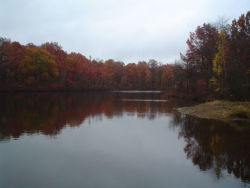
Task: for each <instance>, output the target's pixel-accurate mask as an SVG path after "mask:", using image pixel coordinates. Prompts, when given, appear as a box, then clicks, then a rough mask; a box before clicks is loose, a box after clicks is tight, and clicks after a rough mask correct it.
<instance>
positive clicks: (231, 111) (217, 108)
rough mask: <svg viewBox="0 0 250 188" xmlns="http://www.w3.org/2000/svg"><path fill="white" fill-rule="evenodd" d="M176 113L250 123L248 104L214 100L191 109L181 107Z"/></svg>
mask: <svg viewBox="0 0 250 188" xmlns="http://www.w3.org/2000/svg"><path fill="white" fill-rule="evenodd" d="M177 111H178V112H180V113H183V114H187V115H191V116H195V117H199V118H205V119H217V120H247V121H250V102H249V101H248V102H239V101H233V102H232V101H223V100H215V101H211V102H206V103H202V104H198V105H195V106H191V107H182V108H178V109H177Z"/></svg>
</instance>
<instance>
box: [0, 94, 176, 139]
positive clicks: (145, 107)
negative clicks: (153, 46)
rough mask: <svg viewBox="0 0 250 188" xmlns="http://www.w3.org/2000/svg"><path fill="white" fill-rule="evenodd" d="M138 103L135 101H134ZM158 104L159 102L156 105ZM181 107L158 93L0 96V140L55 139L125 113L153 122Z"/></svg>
mask: <svg viewBox="0 0 250 188" xmlns="http://www.w3.org/2000/svg"><path fill="white" fill-rule="evenodd" d="M135 95H136V98H137V99H138V100H139V101H138V102H135V101H133V98H134V97H135ZM155 101H157V102H155ZM177 105H178V103H176V102H173V101H172V102H168V103H166V97H165V96H164V94H163V95H162V94H159V93H146V94H145V93H139V92H138V93H137V94H135V93H119V92H116V93H110V92H103V93H101V94H100V93H98V92H86V93H40V94H37V93H21V94H20V93H19V94H0V125H1V126H0V140H4V139H9V138H11V137H14V138H18V137H20V135H22V134H24V133H28V134H33V133H42V134H45V135H56V134H58V133H59V132H60V131H61V129H63V128H64V127H65V126H72V127H73V126H79V125H80V124H81V123H83V121H84V120H85V119H86V118H88V117H95V116H98V115H99V116H100V115H105V116H106V117H109V118H112V117H113V116H114V115H115V116H121V115H122V114H123V113H127V114H129V115H137V117H139V118H148V119H154V118H155V117H157V115H161V114H162V113H169V112H170V111H171V110H172V108H173V107H176V106H177Z"/></svg>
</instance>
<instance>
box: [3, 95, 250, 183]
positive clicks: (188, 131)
mask: <svg viewBox="0 0 250 188" xmlns="http://www.w3.org/2000/svg"><path fill="white" fill-rule="evenodd" d="M185 105H188V104H186V102H185V101H177V100H173V99H167V98H166V97H165V94H164V93H159V92H154V93H150V92H147V93H140V92H122V93H120V92H89V93H63V94H59V93H41V94H37V93H29V94H22V93H19V94H0V187H1V188H9V187H10V188H29V187H31V188H33V187H35V188H49V187H53V188H64V187H65V188H68V187H74V188H78V187H79V188H82V187H88V188H106V187H107V188H113V187H114V188H120V187H121V188H123V187H129V188H133V187H136V188H140V187H143V188H147V187H150V188H151V187H152V188H158V187H159V188H161V187H162V188H163V187H164V188H165V187H170V188H173V187H177V188H181V187H190V188H195V187H203V188H206V187H207V188H211V187H226V188H230V187H233V188H235V187H250V183H249V182H250V144H249V143H250V142H249V141H250V139H249V137H250V126H247V124H248V123H247V122H230V123H222V122H217V121H210V120H201V119H195V118H192V117H189V116H185V115H181V114H179V113H176V112H174V111H173V108H175V107H178V106H185Z"/></svg>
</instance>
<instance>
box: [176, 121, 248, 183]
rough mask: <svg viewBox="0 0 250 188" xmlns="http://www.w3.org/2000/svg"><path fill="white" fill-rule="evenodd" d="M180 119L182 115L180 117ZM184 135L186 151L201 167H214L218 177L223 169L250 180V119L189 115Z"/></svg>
mask: <svg viewBox="0 0 250 188" xmlns="http://www.w3.org/2000/svg"><path fill="white" fill-rule="evenodd" d="M177 119H178V118H177ZM182 120H183V123H181V124H179V125H180V126H181V131H180V133H179V136H180V137H183V138H184V139H185V141H186V143H187V144H186V146H185V148H184V151H185V153H186V155H187V158H190V159H192V162H193V163H194V164H195V165H198V166H199V168H200V169H201V170H207V169H211V168H212V169H214V171H215V174H216V176H217V178H220V177H221V176H222V173H223V170H227V172H228V173H229V174H234V175H235V177H237V178H241V179H242V180H243V181H246V182H249V181H250V145H249V135H250V127H249V122H229V123H225V122H219V121H212V120H204V119H196V118H193V117H189V116H186V117H184V118H182Z"/></svg>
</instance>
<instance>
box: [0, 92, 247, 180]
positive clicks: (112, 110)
mask: <svg viewBox="0 0 250 188" xmlns="http://www.w3.org/2000/svg"><path fill="white" fill-rule="evenodd" d="M186 105H189V104H187V103H186V101H180V100H173V99H168V98H167V97H166V95H165V94H164V93H150V92H148V93H140V92H135V93H133V92H129V93H126V92H102V93H100V92H86V93H73V94H72V93H63V94H62V93H40V94H37V93H19V94H0V141H6V140H11V139H12V138H15V139H18V138H19V137H21V136H22V135H24V134H28V135H34V134H39V135H50V136H54V135H58V134H59V133H60V132H62V129H65V128H66V127H68V126H69V127H75V126H79V125H83V123H84V122H85V123H86V122H88V123H90V124H91V120H92V119H100V120H101V119H102V117H105V119H112V118H114V117H115V118H114V119H115V122H118V123H117V125H116V127H117V129H119V124H120V123H121V124H124V127H126V126H127V125H125V124H127V123H126V122H125V121H128V119H129V118H128V117H133V116H134V117H135V119H145V120H147V121H143V122H144V123H149V121H151V120H154V121H152V123H151V124H152V125H155V122H157V121H156V120H159V119H161V118H160V117H165V116H168V120H169V119H171V121H170V122H168V120H166V121H167V123H169V125H168V127H172V128H174V129H175V130H177V132H178V136H179V139H184V142H185V143H184V146H182V147H181V149H182V148H183V147H184V148H183V150H184V152H182V153H185V155H186V157H187V159H189V160H191V161H192V163H193V164H194V165H195V166H197V167H199V169H200V170H202V171H208V170H213V174H214V175H215V176H216V177H217V178H218V179H221V178H222V177H224V176H226V175H228V174H233V175H234V176H235V177H236V178H239V179H241V180H242V181H244V182H245V183H249V181H250V145H249V135H250V127H249V122H227V123H226V122H219V121H212V120H204V119H197V118H192V117H189V116H184V115H182V114H179V113H174V112H173V108H175V107H179V106H186ZM122 117H126V118H124V119H122V120H121V121H122V122H119V120H118V119H117V118H122ZM130 121H131V122H134V121H132V120H131V119H130ZM159 122H160V123H163V120H162V119H161V121H159ZM164 123H165V122H164ZM149 124H150V123H149ZM151 124H150V125H151ZM143 125H144V124H138V125H133V126H134V127H133V131H135V130H136V129H137V130H138V127H139V130H142V129H143ZM111 127H112V126H111ZM114 127H115V126H114ZM124 127H123V129H121V130H125V131H127V132H125V135H126V134H128V130H127V128H126V129H125V128H124ZM149 127H150V126H149ZM149 127H147V128H146V127H145V128H144V129H148V128H149ZM105 128H107V127H105ZM161 129H162V128H160V129H159V130H160V131H159V132H162V130H161ZM110 130H112V129H110V126H109V130H105V129H103V131H106V132H108V131H110ZM121 130H120V131H121ZM129 130H130V129H129ZM153 130H154V129H152V130H150V131H148V132H147V134H146V136H145V137H146V138H145V137H144V136H143V135H141V134H139V136H141V137H142V140H143V141H144V142H145V141H147V142H148V145H150V143H151V142H153V143H154V141H155V145H154V147H152V148H153V149H152V148H151V149H152V150H154V152H156V154H152V156H155V155H156V156H157V155H161V154H162V153H163V154H166V156H168V155H170V154H168V155H167V153H168V152H169V151H167V149H166V151H162V150H161V146H159V147H158V146H157V144H159V143H158V142H156V141H157V139H156V138H157V137H155V138H154V140H152V141H150V142H149V141H148V140H150V136H151V135H150V133H151V132H152V131H153ZM85 131H90V130H88V129H87V130H85ZM91 131H92V130H91ZM168 131H172V130H171V129H170V130H168ZM121 132H122V131H121ZM139 132H140V131H139ZM159 132H157V135H159V134H161V133H159ZM140 133H141V132H140ZM98 134H99V132H98ZM98 134H97V135H98ZM107 134H108V133H107ZM122 134H123V132H122ZM122 134H121V135H120V136H122ZM169 134H170V133H169ZM171 134H172V133H171ZM164 136H165V133H164V134H163V133H162V135H161V138H163V137H164ZM86 137H87V138H88V139H89V140H91V139H93V138H92V137H91V136H89V137H88V135H87V133H86V135H85V138H86ZM111 137H112V138H113V137H115V134H113V135H112V136H111ZM123 137H124V142H123V143H124V147H128V148H129V147H134V145H135V143H134V140H136V139H137V136H135V137H133V139H134V140H133V139H132V140H131V141H130V142H129V144H130V145H129V144H128V143H127V140H126V138H125V137H126V136H124V135H123ZM166 137H167V136H166ZM176 137H177V136H176ZM64 138H65V140H67V142H68V141H69V140H70V139H72V137H64ZM81 138H82V139H84V137H81ZM116 139H117V138H116ZM144 139H145V140H144ZM167 139H168V142H166V143H168V144H169V145H171V144H172V145H173V147H172V148H175V147H177V146H176V144H177V141H176V140H174V139H173V137H169V138H167ZM171 139H172V140H171ZM86 140H87V139H85V142H86ZM91 141H92V140H91ZM93 142H94V141H92V143H93ZM110 143H113V141H112V139H110ZM110 143H108V144H107V145H105V144H104V145H105V147H107V148H110V147H109V146H110ZM156 143H157V144H156ZM0 144H1V142H0ZM74 144H75V142H74ZM79 144H80V142H79ZM95 144H96V143H95ZM98 144H99V143H98ZM127 144H128V145H127ZM113 145H114V146H116V145H115V144H113ZM178 146H180V145H178ZM162 147H163V145H162ZM169 147H170V146H169ZM45 148H47V146H46V147H45ZM55 148H56V147H55ZM59 148H60V147H59ZM79 148H81V147H79ZM86 148H88V147H87V146H86ZM116 148H120V147H119V145H117V147H116ZM163 148H164V147H163ZM104 149H105V148H104ZM157 149H159V150H157ZM168 149H169V148H168ZM117 150H118V149H117ZM107 151H109V149H107ZM173 151H174V150H173ZM57 152H58V151H57ZM86 152H87V153H88V151H85V152H84V154H82V156H86ZM110 152H111V151H110ZM112 152H114V153H115V156H116V155H117V153H116V151H112ZM120 152H123V150H122V149H121V151H120ZM124 152H125V151H124ZM133 152H134V153H136V152H137V153H136V154H137V156H139V157H138V161H136V163H135V164H138V163H140V162H141V161H142V158H144V155H143V156H141V155H142V153H140V150H133ZM150 152H151V151H150ZM150 152H149V153H150ZM157 152H158V153H157ZM45 153H46V152H45ZM125 153H126V152H125ZM149 153H148V154H149ZM88 154H89V155H90V156H91V157H89V159H88V160H89V161H91V159H92V158H93V156H92V154H91V153H88ZM41 155H42V154H41ZM172 155H173V156H175V155H176V156H180V154H178V153H176V154H172ZM149 156H150V155H149ZM176 156H175V157H174V158H176ZM74 157H77V156H74ZM120 157H121V156H120ZM128 157H131V158H133V157H134V156H133V155H131V156H130V155H128ZM149 159H150V158H149ZM48 160H50V158H49V159H48ZM86 160H87V159H86ZM88 160H87V161H88ZM112 160H117V159H112ZM164 160H166V161H167V159H165V158H164ZM183 160H185V159H183ZM97 161H100V159H99V158H98V160H97ZM149 161H151V159H150V160H149ZM168 162H169V163H170V164H172V162H171V161H168ZM129 163H132V161H129ZM147 164H149V163H148V162H145V164H144V163H143V162H142V163H141V167H140V168H141V169H144V168H146V167H145V166H147ZM78 165H79V164H77V165H76V166H78ZM101 165H103V164H101ZM14 166H15V165H14ZM159 166H162V164H159ZM150 168H151V167H150ZM166 169H168V168H166ZM81 170H83V169H81ZM164 170H165V168H164ZM188 170H189V169H184V167H183V169H182V171H183V172H185V171H188ZM172 171H176V167H174V168H173V169H172V170H171V173H172ZM84 172H85V171H84ZM115 173H116V171H115V172H114V174H115ZM171 173H170V174H171ZM180 173H181V172H180V171H178V173H177V174H176V176H177V177H178V176H179V175H180ZM10 174H11V173H10ZM156 176H157V177H159V176H158V175H157V174H156ZM149 177H153V175H150V176H149ZM161 177H162V180H163V179H164V177H163V175H162V176H161ZM0 179H1V176H0ZM0 185H1V184H0ZM199 185H201V184H199ZM248 185H249V184H248Z"/></svg>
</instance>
